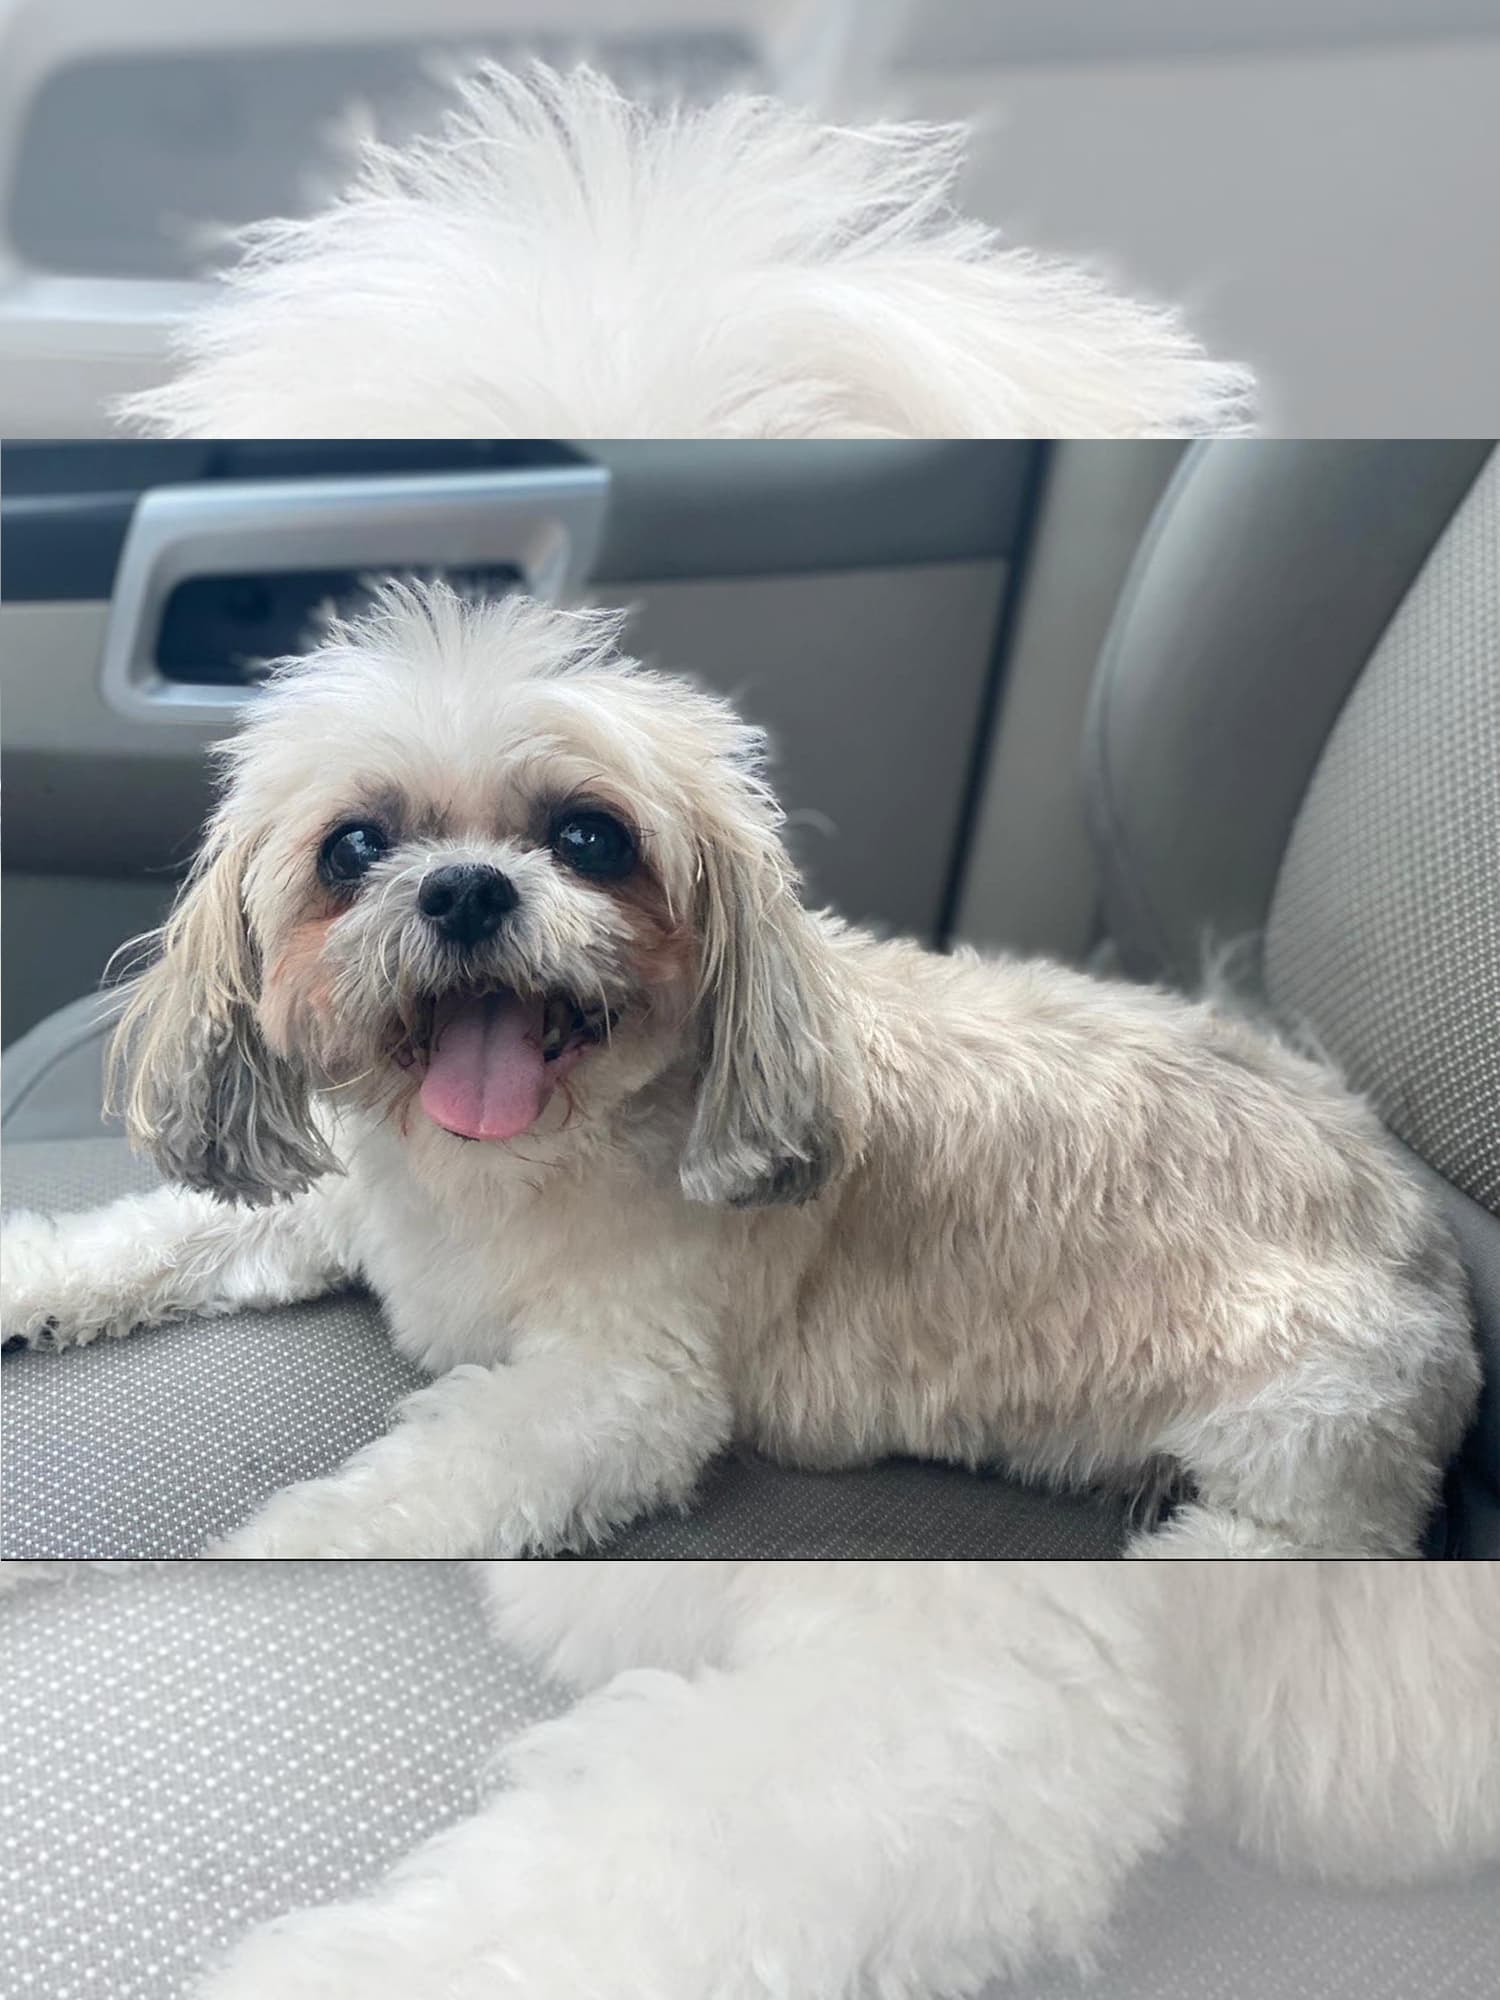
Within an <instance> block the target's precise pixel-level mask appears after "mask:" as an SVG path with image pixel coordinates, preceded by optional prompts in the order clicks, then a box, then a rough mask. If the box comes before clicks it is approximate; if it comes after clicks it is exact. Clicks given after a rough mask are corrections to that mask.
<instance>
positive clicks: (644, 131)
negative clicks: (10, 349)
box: [119, 66, 1253, 438]
mask: <svg viewBox="0 0 1500 2000" xmlns="http://www.w3.org/2000/svg"><path fill="white" fill-rule="evenodd" d="M964 144H965V140H964V135H963V134H962V132H959V131H957V130H953V129H948V128H934V127H928V126H917V125H879V126H875V127H872V128H869V129H864V130H861V129H844V128H838V127H832V126H828V125H821V124H819V123H817V122H815V121H814V120H813V119H812V118H810V117H809V116H807V115H805V114H803V113H800V112H797V111H793V110H790V109H787V108H785V107H783V106H780V105H777V104H774V103H772V102H770V101H768V100H766V99H763V98H753V97H744V96H731V97H728V98H725V99H723V100H722V101H720V102H718V103H715V104H712V105H709V106H708V107H706V108H704V109H701V110H681V109H678V110H673V109H649V108H646V107H644V106H641V105H638V104H634V103H631V102H629V101H627V100H626V99H625V98H623V97H622V96H621V95H620V94H619V93H618V91H617V90H616V89H615V88H614V87H612V86H611V85H610V84H609V83H608V82H606V81H605V80H604V79H603V78H601V77H600V76H598V75H596V74H594V73H592V72H590V71H588V70H587V69H579V70H575V71H572V72H570V73H569V74H567V75H559V74H557V73H555V72H553V71H550V70H548V69H546V68H544V67H541V66H534V67H529V68H527V69H526V70H524V71H523V72H521V73H519V74H510V73H507V72H505V71H503V70H500V69H497V68H494V67H490V68H487V69H484V70H482V71H481V72H480V73H479V74H477V75H476V76H475V77H474V78H473V79H472V80H471V81H470V82H469V83H468V84H467V85H466V86H465V87H464V88H463V89H462V92H461V96H460V101H459V104H458V106H457V108H456V109H455V110H454V111H453V112H452V114H451V115H450V117H449V120H448V122H447V124H446V125H445V126H444V127H443V129H442V130H441V131H440V133H439V134H438V135H437V136H436V137H433V138H430V139H428V140H426V141H423V142H420V143H417V144H413V145H411V146H409V147H407V148H406V149H404V150H394V149H391V148H389V147H386V146H383V145H380V144H377V143H374V142H370V143H368V144H367V145H366V146H365V147H364V150H363V155H362V158H361V160H360V162H359V164H358V167H357V170H356V172H355V173H354V176H353V178H352V180H351V181H350V184H349V186H348V188H347V190H346V191H345V192H344V194H343V195H342V196H341V198H340V199H338V200H337V201H336V202H335V203H333V205H332V206H330V207H328V208H326V209H324V210H323V211H322V212H320V213H317V214H314V215H313V216H311V217H310V218H308V219H306V220H300V221H274V222H268V223H264V224H260V225H257V226H255V227H253V228H251V229H249V230H248V231H246V232H244V233H243V236H242V238H241V257H240V261H239V262H238V264H237V265H236V266H235V267H234V268H232V269H231V270H230V271H229V272H228V275H227V277H226V279H225V282H224V284H223V286H222V287H221V289H220V291H219V293H218V295H217V297H216V298H215V299H214V300H213V302H212V303H211V304H210V305H209V306H208V307H207V308H206V309H205V310H203V311H201V312H199V313H198V314H196V315H195V316H193V317H191V318H190V319H188V320H187V321H186V323H185V324H184V325H183V326H182V328H181V329H180V331H179V332H178V334H177V336H176V340H175V348H174V372H173V375H172V378H171V379H170V380H169V381H167V382H166V384H165V385H164V386H162V387H159V388H154V389H151V390H149V391H147V392H145V393H142V394H138V395H136V396H133V397H131V398H129V399H128V400H127V401H125V402H124V403H123V404H122V405H121V406H120V411H119V414H120V416H121V418H122V420H123V421H124V422H125V423H126V424H127V425H129V426H130V427H132V428H136V429H139V430H144V431H148V432H152V433H156V434H158V435H164V436H175V437H304V436H318V437H328V436H344V437H415V436H424V437H425V436H444V437H455V436H461V437H471V436H472V437H496V436H500V437H532V436H537V435H547V434H552V435H557V436H562V437H705V438H727V437H763V438H769V437H937V438H943V437H986V436H988V437H1138V436H1139V437H1145V436H1166V435H1173V436H1181V435H1207V434H1212V433H1226V432H1238V431H1242V430H1244V429H1246V428H1247V427H1248V425H1249V422H1250V411H1251V403H1252V393H1253V385H1252V382H1251V378H1250V377H1249V375H1248V374H1247V373H1246V371H1245V370H1244V369H1243V368H1240V367H1237V366H1233V365H1229V364H1226V363H1223V362H1220V361H1216V360H1213V359H1212V358H1210V357H1209V356H1208V355H1207V354H1206V353H1205V352H1204V350H1203V349H1202V347H1201V346H1200V345H1199V344H1198V342H1197V341H1196V340H1195V339H1194V338H1193V337H1192V335H1191V334H1190V333H1189V332H1188V331H1187V330H1186V328H1185V326H1184V325H1183V323H1182V321H1181V319H1180V318H1179V317H1178V315H1177V314H1176V313H1175V312H1173V311H1170V310H1167V309H1164V308H1161V307H1156V306H1149V305H1144V304H1141V303H1139V302H1138V301H1135V300H1131V299H1128V298H1125V297H1123V296H1121V295H1119V294H1118V293H1116V292H1115V291H1113V290H1111V289H1110V288H1109V287H1108V286H1107V285H1105V284H1104V283H1102V282H1100V281H1099V280H1098V279H1097V278H1095V277H1093V276H1091V275H1089V274H1088V273H1086V272H1085V271H1083V270H1080V269H1077V268H1075V267H1073V266H1070V265H1067V264H1063V263H1057V262H1049V261H1045V260H1043V259H1041V258H1038V257H1035V256H1032V255H1029V254H1028V253H1026V252H1024V251H1021V250H1016V249H1007V248H1002V247H1001V246H1000V244H999V243H998V242H997V240H996V238H995V236H994V235H993V233H992V232H990V231H989V230H986V229H984V228H981V227H980V226H978V225H977V224H975V223H972V222H969V221H966V220H964V219H963V218H962V217H961V216H960V215H959V214H958V213H957V212H956V210H955V209H954V207H953V189H954V182H955V179H956V176H957V173H958V169H959V166H960V164H961V160H962V156H963V151H964Z"/></svg>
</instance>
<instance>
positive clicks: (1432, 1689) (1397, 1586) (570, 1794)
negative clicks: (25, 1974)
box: [202, 1563, 1500, 2000]
mask: <svg viewBox="0 0 1500 2000" xmlns="http://www.w3.org/2000/svg"><path fill="white" fill-rule="evenodd" d="M483 1577H484V1583H485V1586H486V1589H487V1591H488V1593H489V1594H490V1596H491V1598H492V1600H493V1605H494V1612H495V1617H496V1621H497V1625H498V1629H499V1632H500V1634H501V1636H502V1638H503V1639H504V1641H505V1643H506V1644H507V1645H509V1646H511V1647H513V1648H519V1649H521V1650H522V1651H523V1652H525V1653H526V1654H528V1655H530V1656H531V1657H533V1658H536V1659H540V1660H541V1661H542V1662H544V1663H545V1664H547V1665H548V1666H550V1667H551V1668H553V1669H554V1670H555V1671H557V1672H559V1673H560V1674H562V1675H563V1676H564V1677H565V1678H566V1679H567V1680H569V1681H570V1682H572V1683H573V1684H574V1685H576V1686H577V1687H578V1688H579V1689H580V1690H582V1691H583V1693H582V1699H581V1700H580V1701H579V1702H578V1703H577V1705H576V1706H575V1707H574V1709H573V1710H572V1711H571V1712H570V1713H568V1714H565V1715H564V1716H562V1717H561V1718H560V1719H558V1720H555V1721H550V1722H546V1723H543V1724H541V1725H539V1726H537V1727H534V1728H532V1729H530V1730H528V1731H526V1732H525V1733H524V1734H523V1735H522V1736H521V1737H520V1738H518V1739H517V1740H515V1741H514V1742H513V1744H512V1745H511V1746H510V1747H509V1748H508V1750H507V1752H506V1755H505V1767H506V1770H507V1774H508V1776H509V1779H510V1783H509V1785H508V1787H507V1788H506V1789H504V1790H502V1791H500V1792H499V1793H498V1795H497V1796H495V1797H494V1798H493V1799H492V1800H491V1801H490V1802H489V1803H488V1804H487V1805H485V1806H484V1807H483V1809H482V1810H481V1811H480V1812H479V1813H478V1814H477V1815H476V1816H475V1817H473V1818H471V1819H469V1820H467V1821H465V1822H463V1823H461V1824H459V1825H458V1826H455V1827H454V1828H452V1829H451V1830H450V1831H448V1832H445V1833H442V1834H440V1835H439V1836H438V1837H437V1838H436V1839H434V1840H432V1841H430V1842H429V1843H428V1844H427V1845H426V1846H425V1847H423V1848H422V1849H421V1850H419V1851H418V1852H417V1853H416V1854H414V1855H413V1856H412V1857H411V1858H410V1859H409V1860H407V1861H406V1862H405V1863H403V1864H402V1865H401V1866H400V1867H398V1869H397V1870H396V1871H395V1873H394V1874H393V1875H392V1876H391V1877H390V1878H389V1879H388V1880H387V1881H386V1882H385V1883H384V1884H383V1885H382V1886H380V1887H379V1888H378V1889H376V1890H375V1891H374V1893H373V1894H371V1895H370V1896H369V1897H367V1898H366V1899H364V1900H362V1901H359V1902H355V1903H351V1904H343V1905H336V1906H333V1907H329V1908H324V1909H320V1910H314V1911H307V1912H302V1913H299V1914H297V1915H294V1916H291V1917H288V1918H284V1919H282V1920H280V1921H278V1922H276V1923H273V1924H272V1925H270V1926H269V1927H267V1928H266V1929H265V1930H263V1931H261V1932H259V1933H256V1934H254V1935H252V1936H251V1938H249V1939H248V1940H247V1941H246V1942H245V1943H244V1944H243V1945H242V1946H241V1947H240V1948H239V1949H238V1951H237V1952H236V1953H235V1954H234V1955H233V1956H232V1957H231V1960H230V1962H229V1964H228V1965H227V1966H226V1967H225V1968H223V1969H221V1970H220V1971H218V1972H217V1973H215V1974H214V1975H213V1976H212V1977H211V1978H210V1980H209V1981H208V1984H207V1986H206V1988H205V1990H204V1993H203V1995H202V2000H411V1996H413V1995H416V1994H421V1995H432V1996H436V1995H438V1994H441V1995H442V1996H443V2000H512V1996H514V2000H521V1996H525V2000H584V1996H587V2000H932V1996H936V1995H954V1996H956V1995H961V1994H972V1993H975V1992H977V1991H978V1990H979V1989H980V1988H981V1987H983V1986H984V1985H985V1983H986V1982H987V1981H988V1980H989V1979H991V1978H993V1977H995V1976H997V1975H1003V1974H1005V1973H1007V1972H1010V1971H1013V1970H1015V1969H1016V1968H1018V1967H1020V1966H1022V1965H1024V1964H1027V1963H1028V1962H1031V1961H1035V1960H1037V1959H1039V1958H1043V1957H1046V1956H1052V1955H1061V1956H1063V1957H1065V1958H1067V1959H1071V1960H1074V1961H1080V1962H1084V1963H1087V1962H1089V1961H1090V1960H1091V1959H1094V1958H1095V1957H1096V1956H1098V1957H1102V1958H1104V1959H1105V1960H1106V1962H1107V1954H1108V1919H1109V1916H1110V1913H1111V1911H1112V1910H1113V1909H1114V1908H1115V1907H1116V1905H1117V1903H1118V1901H1119V1899H1120V1896H1121V1893H1122V1890H1123V1889H1124V1888H1125V1886H1126V1885H1127V1883H1128V1880H1129V1877H1130V1874H1131V1872H1132V1870H1133V1869H1134V1868H1135V1867H1136V1865H1137V1864H1138V1863H1139V1862H1140V1861H1141V1860H1142V1859H1143V1858H1145V1857H1147V1856H1149V1855H1151V1854H1153V1853H1155V1852H1157V1851H1160V1850H1162V1849H1164V1848H1166V1847H1167V1846H1168V1845H1169V1844H1170V1843H1171V1842H1173V1841H1174V1840H1176V1839H1177V1838H1179V1837H1180V1836H1181V1835H1182V1834H1183V1833H1184V1831H1186V1830H1188V1829H1193V1828H1198V1829H1205V1828H1213V1829H1215V1830H1216V1831H1218V1832H1221V1833H1223V1834H1227V1835H1228V1836H1229V1837H1230V1838H1231V1839H1233V1840H1236V1841H1238V1842H1239V1843H1240V1844H1241V1845H1242V1846H1244V1847H1245V1848H1247V1849H1248V1850H1249V1852H1251V1853H1252V1854H1254V1855H1256V1856H1257V1857H1261V1858H1268V1859H1271V1860H1274V1861H1276V1862H1277V1863H1279V1864H1280V1865H1281V1866H1283V1867H1284V1868H1286V1869H1288V1870H1290V1871H1291V1872H1293V1873H1295V1874H1296V1875H1297V1876H1299V1877H1301V1878H1316V1879H1321V1880H1324V1881H1329V1882H1336V1883H1341V1884H1350V1885H1356V1886H1359V1887H1363V1888H1366V1889H1368V1888H1373V1887H1376V1886H1379V1885H1383V1884H1397V1883H1413V1882H1419V1881H1423V1880H1428V1879H1431V1878H1433V1877H1435V1876H1438V1875H1440V1874H1442V1873H1445V1872H1447V1873H1451V1872H1455V1871H1467V1870H1471V1869H1475V1868H1478V1867H1480V1866H1483V1865H1487V1864H1492V1863H1494V1862H1495V1861H1496V1860H1500V1572H1497V1571H1496V1570H1495V1569H1494V1568H1492V1567H1490V1566H1487V1565H1480V1564H1472V1565H1451V1566H1440V1565H1426V1566H1424V1565H1419V1564H1404V1565H1389V1564H1385V1565H1371V1564H1305V1563H1295V1564H1293V1563H1288V1564H1281V1563H1271V1564H1259V1565H1255V1564H1246V1565H1216V1564H1209V1563H1199V1564H1192V1565H1179V1564H1163V1565H1150V1564H1138V1565H1121V1564H1108V1563H992V1564H980V1563H928V1564H883V1563H869V1564H860V1563H808V1564H781V1563H763V1564H756V1563H743V1564H719V1563H682V1564H671V1563H662V1564H654V1563H653V1564H644V1565H636V1564H619V1565H609V1564H588V1565H579V1566H572V1565H566V1564H564V1565H546V1566H536V1565H526V1564H516V1565H488V1566H486V1567H485V1570H484V1572H483Z"/></svg>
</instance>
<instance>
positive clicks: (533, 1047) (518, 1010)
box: [422, 993, 551, 1139]
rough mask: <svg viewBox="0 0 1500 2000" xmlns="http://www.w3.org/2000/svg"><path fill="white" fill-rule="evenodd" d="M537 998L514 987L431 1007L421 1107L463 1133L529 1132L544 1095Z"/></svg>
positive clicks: (437, 1120)
mask: <svg viewBox="0 0 1500 2000" xmlns="http://www.w3.org/2000/svg"><path fill="white" fill-rule="evenodd" d="M542 1033H543V1025H542V1002H541V1001H540V1000H521V999H518V998H517V997H516V995H515V994H514V993H489V994H486V995H485V997H484V998H483V999H479V1000H450V1001H447V1002H445V1003H444V1005H443V1006H442V1007H441V1008H440V1009H439V1011H438V1017H437V1021H436V1023H435V1027H434V1034H433V1046H432V1055H431V1057H430V1059H429V1061H428V1064H427V1075H426V1078H425V1079H424V1081H423V1084H422V1109H423V1110H424V1111H425V1112H426V1113H427V1116H428V1117H429V1118H430V1119H432V1121H433V1122H434V1124H437V1125H442V1126H443V1127H445V1128H446V1129H447V1130H448V1131H449V1132H457V1133H458V1134H459V1135H460V1136H461V1137H462V1138H465V1139H514V1138H517V1137H519V1135H520V1134H521V1133H522V1132H528V1131H530V1129H531V1127H532V1126H533V1125H534V1124H535V1123H536V1121H537V1119H538V1118H540V1117H541V1115H542V1107H543V1105H544V1104H545V1103H546V1102H547V1099H548V1097H549V1096H550V1095H551V1092H550V1090H549V1089H548V1085H547V1063H546V1058H545V1057H544V1056H543V1054H542Z"/></svg>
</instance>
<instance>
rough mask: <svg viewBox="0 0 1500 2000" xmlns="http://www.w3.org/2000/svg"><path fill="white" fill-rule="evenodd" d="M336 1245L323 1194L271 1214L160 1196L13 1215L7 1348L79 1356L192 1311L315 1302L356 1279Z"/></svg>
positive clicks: (0, 1310)
mask: <svg viewBox="0 0 1500 2000" xmlns="http://www.w3.org/2000/svg"><path fill="white" fill-rule="evenodd" d="M337 1236H338V1232H337V1230H336V1229H335V1227H334V1226H333V1223H332V1219H331V1216H330V1214H329V1212H328V1204H327V1203H326V1201H325V1200H324V1199H323V1197H322V1196H321V1195H320V1193H319V1191H318V1189H317V1188H314V1189H312V1190H310V1191H309V1192H308V1193H307V1194H305V1195H300V1196H298V1197H297V1198H296V1199H295V1200H292V1201H286V1202H278V1203H275V1204H273V1205H271V1206H270V1207H266V1208H241V1207H234V1206H230V1205H228V1204H226V1203H224V1202H221V1201H216V1200H215V1199H214V1198H213V1196H212V1195H207V1194H198V1193H195V1192H193V1191H191V1190H190V1189H187V1188H175V1187H163V1188H157V1189H154V1190H153V1191H152V1192H151V1193H150V1194H143V1195H129V1196H127V1197H126V1198H125V1199H124V1200H123V1201H117V1202H112V1203H111V1204H110V1206H109V1207H107V1208H96V1209H88V1210H85V1211H83V1212H82V1213H80V1214H76V1215H59V1216H46V1215H33V1214H29V1213H21V1214H16V1215H9V1216H7V1217H6V1218H5V1223H4V1230H3V1248H0V1326H3V1329H4V1334H5V1344H6V1346H7V1347H10V1346H12V1345H14V1346H21V1347H47V1348H64V1347H81V1346H83V1345H85V1344H86V1343H87V1342H88V1341H91V1340H97V1339H99V1338H100V1337H101V1336H111V1337H113V1336H117V1335H120V1334H126V1333H129V1332H131V1331H132V1330H133V1329H134V1328H136V1327H145V1326H156V1325H158V1324H160V1322H161V1321H163V1320H168V1319H176V1318H180V1317H181V1316H182V1315H183V1314H186V1313H226V1312H237V1311H240V1310H242V1309H243V1308H246V1307H262V1306H278V1305H288V1304H290V1303H291V1302H292V1301H293V1300H295V1299H310V1298H316V1297H317V1296H318V1295H319V1294H320V1293H322V1292H326V1291H329V1290H331V1289H332V1288H333V1287H334V1286H335V1285H337V1284H339V1283H340V1282H342V1281H343V1280H344V1279H345V1278H347V1276H348V1275H349V1272H348V1270H347V1268H346V1263H345V1258H344V1256H343V1254H342V1252H341V1250H340V1247H339V1243H338V1241H337Z"/></svg>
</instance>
